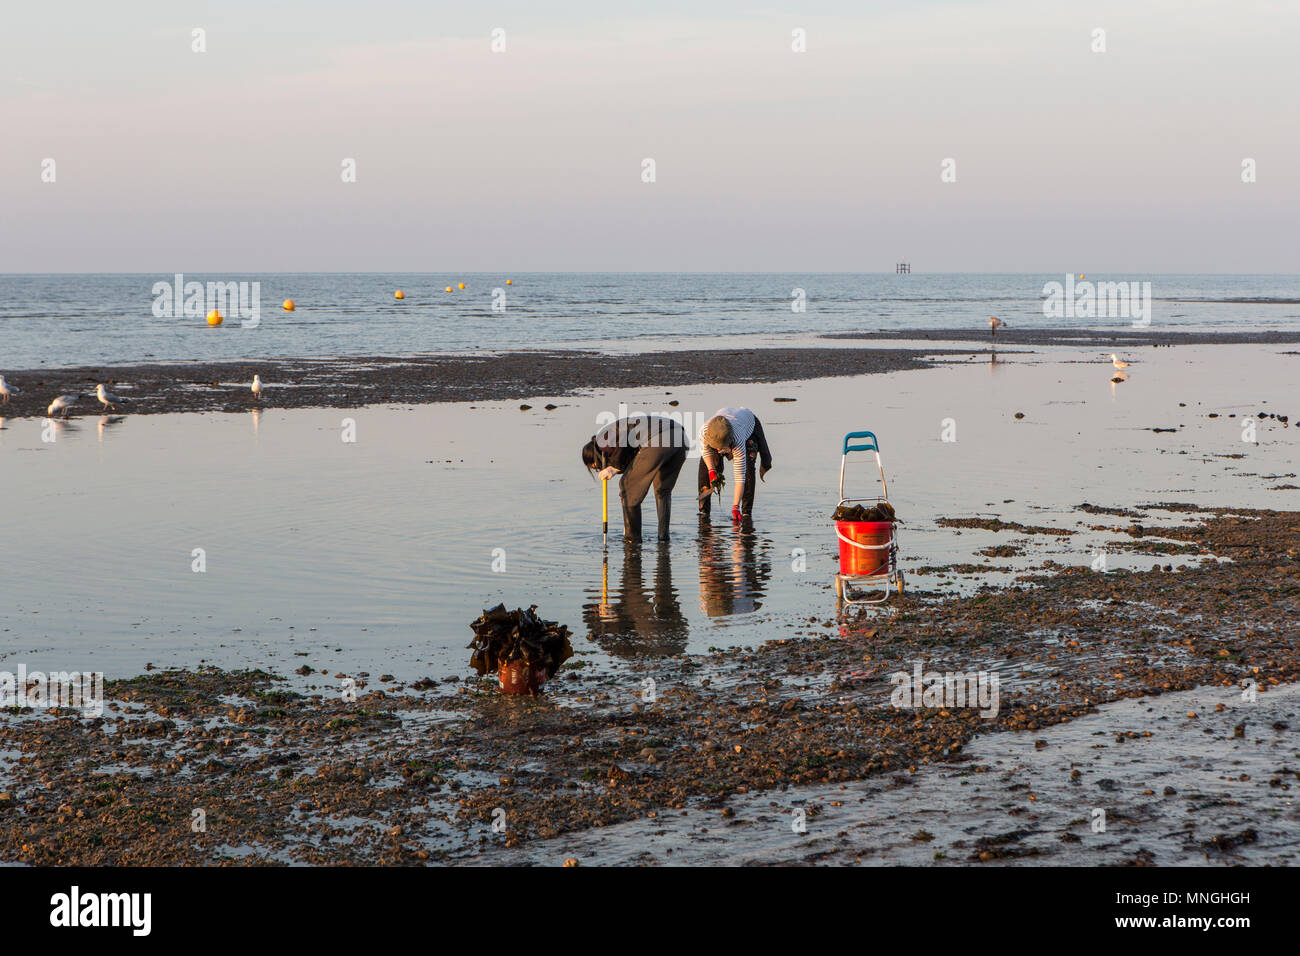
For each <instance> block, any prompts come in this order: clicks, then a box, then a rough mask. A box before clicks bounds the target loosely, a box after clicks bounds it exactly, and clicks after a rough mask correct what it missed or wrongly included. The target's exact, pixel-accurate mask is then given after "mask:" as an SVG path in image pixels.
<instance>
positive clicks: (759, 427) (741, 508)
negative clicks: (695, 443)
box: [699, 408, 772, 521]
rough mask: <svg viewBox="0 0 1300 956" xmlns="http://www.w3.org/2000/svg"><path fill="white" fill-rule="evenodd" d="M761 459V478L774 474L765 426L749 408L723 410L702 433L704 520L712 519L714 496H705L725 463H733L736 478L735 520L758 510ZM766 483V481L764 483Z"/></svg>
mask: <svg viewBox="0 0 1300 956" xmlns="http://www.w3.org/2000/svg"><path fill="white" fill-rule="evenodd" d="M755 455H758V457H759V459H760V466H759V469H758V477H759V478H763V477H764V476H765V475H766V474H767V473H768V472H769V471H771V470H772V452H771V450H770V449H769V448H768V447H767V438H766V436H765V435H764V434H763V423H762V422H760V421H759V420H758V416H757V415H755V414H754V413H753V412H751V411H750V410H749V409H748V408H720V409H718V411H717V413H716V414H715V415H714V416H713V417H712V418H710V419H709V420H708V421H707V422H705V423H704V427H703V428H701V429H700V467H699V486H700V492H701V498H700V516H701V517H703V518H708V517H709V514H710V502H711V499H712V495H708V494H704V492H705V490H706V489H710V488H712V487H714V485H715V484H716V482H717V480H718V473H719V472H720V471H721V470H722V459H723V458H729V459H731V468H732V472H733V474H734V476H735V482H734V487H733V488H732V491H731V519H732V520H733V521H740V519H741V517H742V516H744V515H748V514H750V513H751V512H753V510H754V456H755ZM764 480H766V479H764Z"/></svg>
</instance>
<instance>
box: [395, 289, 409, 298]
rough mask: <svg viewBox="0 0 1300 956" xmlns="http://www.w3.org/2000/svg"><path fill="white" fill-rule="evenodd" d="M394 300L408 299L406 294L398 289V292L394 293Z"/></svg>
mask: <svg viewBox="0 0 1300 956" xmlns="http://www.w3.org/2000/svg"><path fill="white" fill-rule="evenodd" d="M393 298H394V299H405V298H406V293H405V292H403V291H402V290H401V289H398V290H397V291H396V292H394V293H393Z"/></svg>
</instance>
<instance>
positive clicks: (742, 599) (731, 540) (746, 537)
mask: <svg viewBox="0 0 1300 956" xmlns="http://www.w3.org/2000/svg"><path fill="white" fill-rule="evenodd" d="M757 543H758V536H757V535H756V534H755V533H754V522H753V519H751V518H750V517H748V516H746V517H745V518H744V519H743V520H742V521H741V523H740V527H739V528H735V527H729V528H723V527H721V526H720V527H718V528H715V527H714V526H713V525H711V524H709V523H707V522H701V523H700V607H701V608H703V609H704V613H705V614H707V615H708V616H709V617H727V616H729V615H732V614H748V613H749V612H751V611H757V610H758V609H759V608H760V607H762V606H763V604H762V601H761V600H760V598H762V596H763V591H764V586H765V585H766V583H767V580H768V579H769V578H770V577H771V576H772V565H771V562H770V561H769V559H768V554H767V552H768V545H769V542H767V541H764V542H763V547H762V550H761V553H760V555H758V556H757V557H756V556H755V554H754V547H755V545H756V544H757Z"/></svg>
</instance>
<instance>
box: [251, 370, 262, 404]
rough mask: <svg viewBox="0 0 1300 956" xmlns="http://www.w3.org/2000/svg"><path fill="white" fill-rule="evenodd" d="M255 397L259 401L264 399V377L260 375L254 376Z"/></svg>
mask: <svg viewBox="0 0 1300 956" xmlns="http://www.w3.org/2000/svg"><path fill="white" fill-rule="evenodd" d="M253 397H254V398H256V399H257V400H258V401H259V402H260V401H261V400H262V379H261V376H259V375H254V376H253Z"/></svg>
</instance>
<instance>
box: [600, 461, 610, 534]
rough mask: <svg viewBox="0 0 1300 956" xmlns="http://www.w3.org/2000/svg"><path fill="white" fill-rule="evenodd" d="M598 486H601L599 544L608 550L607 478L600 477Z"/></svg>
mask: <svg viewBox="0 0 1300 956" xmlns="http://www.w3.org/2000/svg"><path fill="white" fill-rule="evenodd" d="M600 486H601V493H602V500H601V505H600V535H601V542H600V545H601V547H602V548H603V549H604V550H606V551H608V550H609V479H608V478H602V479H601V480H600Z"/></svg>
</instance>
